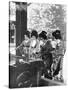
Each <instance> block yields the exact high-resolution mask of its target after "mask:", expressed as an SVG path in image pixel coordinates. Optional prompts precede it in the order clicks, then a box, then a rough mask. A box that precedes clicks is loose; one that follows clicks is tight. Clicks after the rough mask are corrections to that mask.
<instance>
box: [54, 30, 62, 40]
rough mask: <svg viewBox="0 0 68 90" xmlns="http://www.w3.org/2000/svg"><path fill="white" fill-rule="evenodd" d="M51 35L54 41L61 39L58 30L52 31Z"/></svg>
mask: <svg viewBox="0 0 68 90" xmlns="http://www.w3.org/2000/svg"><path fill="white" fill-rule="evenodd" d="M52 35H53V37H55V39H62V37H61V32H60V30H56V31H54V32H53V33H52Z"/></svg>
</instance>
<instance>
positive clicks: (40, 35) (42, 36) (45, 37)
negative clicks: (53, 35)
mask: <svg viewBox="0 0 68 90" xmlns="http://www.w3.org/2000/svg"><path fill="white" fill-rule="evenodd" d="M46 34H47V32H45V31H42V32H41V33H40V34H39V37H40V38H43V39H47V36H46Z"/></svg>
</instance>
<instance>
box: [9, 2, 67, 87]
mask: <svg viewBox="0 0 68 90" xmlns="http://www.w3.org/2000/svg"><path fill="white" fill-rule="evenodd" d="M66 23H67V22H66V5H65V4H49V3H40V2H38V3H35V2H18V1H17V2H16V1H9V88H30V87H46V86H63V85H64V81H65V80H64V76H63V62H64V56H65V53H66V43H67V40H66Z"/></svg>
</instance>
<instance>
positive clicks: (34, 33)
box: [31, 30, 38, 38]
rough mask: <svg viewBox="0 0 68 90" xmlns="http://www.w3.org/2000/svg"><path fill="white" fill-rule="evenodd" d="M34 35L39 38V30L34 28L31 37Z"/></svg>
mask: <svg viewBox="0 0 68 90" xmlns="http://www.w3.org/2000/svg"><path fill="white" fill-rule="evenodd" d="M32 36H35V37H36V38H38V33H37V31H35V30H33V31H32V33H31V37H32Z"/></svg>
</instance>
